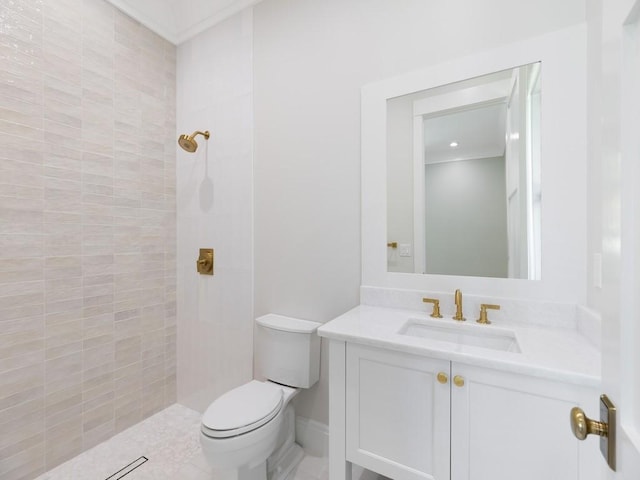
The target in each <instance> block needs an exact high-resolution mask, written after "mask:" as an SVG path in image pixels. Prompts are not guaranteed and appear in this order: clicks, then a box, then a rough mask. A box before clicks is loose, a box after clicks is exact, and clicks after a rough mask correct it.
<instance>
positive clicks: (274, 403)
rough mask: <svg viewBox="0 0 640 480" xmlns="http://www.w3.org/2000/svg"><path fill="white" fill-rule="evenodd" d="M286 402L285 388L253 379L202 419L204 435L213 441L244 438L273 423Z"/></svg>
mask: <svg viewBox="0 0 640 480" xmlns="http://www.w3.org/2000/svg"><path fill="white" fill-rule="evenodd" d="M283 403H284V402H283V391H282V388H281V387H279V386H278V385H275V384H273V383H270V382H259V381H256V380H252V381H250V382H249V383H245V384H244V385H242V386H240V387H237V388H234V389H233V390H231V391H229V392H227V393H225V394H224V395H222V396H221V397H219V398H218V399H216V400H215V401H214V402H213V403H212V404H211V405H209V408H207V411H206V412H205V413H204V416H203V417H202V428H201V430H202V433H203V434H205V435H206V436H208V437H212V438H227V437H234V436H237V435H242V434H243V433H247V432H250V431H252V430H255V429H257V428H259V427H261V426H262V425H264V424H266V423H268V422H269V421H271V420H272V419H273V418H274V417H275V416H276V415H277V414H278V413H279V412H280V410H281V409H282V405H283Z"/></svg>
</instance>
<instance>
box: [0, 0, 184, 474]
mask: <svg viewBox="0 0 640 480" xmlns="http://www.w3.org/2000/svg"><path fill="white" fill-rule="evenodd" d="M0 58H1V64H2V68H0V477H1V478H2V479H5V480H13V479H29V478H33V477H35V476H36V475H37V474H39V473H41V472H43V471H45V470H46V469H49V468H51V467H53V466H55V465H56V464H58V463H61V462H62V461H64V460H66V459H68V458H71V457H73V456H75V455H76V454H78V453H80V452H81V451H83V450H85V449H87V448H90V447H92V446H94V445H95V444H97V443H99V442H100V441H102V440H104V439H106V438H108V437H110V436H112V435H113V434H115V433H117V432H119V431H121V430H123V429H125V428H127V427H128V426H130V425H132V424H134V423H137V422H138V421H140V420H141V419H143V418H145V417H147V416H149V415H151V414H152V413H154V412H157V411H159V410H161V409H162V408H164V407H166V406H167V405H170V404H172V403H174V402H175V399H176V326H175V324H176V305H175V276H176V273H175V253H174V252H175V242H176V240H175V167H174V165H175V121H174V119H175V48H174V47H173V46H172V45H171V44H169V43H168V42H166V41H164V40H162V39H161V38H160V37H158V36H157V35H155V34H153V33H151V32H150V31H149V30H147V29H146V28H143V27H141V26H140V25H139V24H138V23H136V22H134V21H132V20H131V19H130V18H128V17H126V16H125V15H123V14H121V13H119V12H118V11H117V10H115V9H114V8H113V7H112V6H111V5H109V4H107V3H105V2H103V1H102V0H84V1H82V2H80V1H74V0H45V1H43V0H34V1H29V2H2V5H1V6H0Z"/></svg>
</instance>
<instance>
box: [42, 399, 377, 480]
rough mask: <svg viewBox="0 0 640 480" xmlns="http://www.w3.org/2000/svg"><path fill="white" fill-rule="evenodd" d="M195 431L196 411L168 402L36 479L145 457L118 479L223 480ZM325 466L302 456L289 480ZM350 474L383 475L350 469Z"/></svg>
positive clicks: (100, 478)
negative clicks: (204, 451)
mask: <svg viewBox="0 0 640 480" xmlns="http://www.w3.org/2000/svg"><path fill="white" fill-rule="evenodd" d="M199 429H200V414H199V413H198V412H196V411H194V410H191V409H189V408H186V407H183V406H182V405H177V404H176V405H172V406H171V407H169V408H167V409H165V410H163V411H162V412H160V413H157V414H156V415H153V416H152V417H150V418H148V419H146V420H144V421H142V422H140V423H139V424H137V425H134V426H133V427H131V428H129V429H127V430H125V431H124V432H122V433H119V434H118V435H116V436H114V437H113V438H111V439H109V440H107V441H106V442H104V443H101V444H100V445H97V446H96V447H94V448H92V449H90V450H87V451H86V452H84V453H82V454H80V455H78V456H77V457H75V458H72V459H71V460H69V461H68V462H66V463H63V464H62V465H59V466H58V467H56V468H54V469H53V470H50V471H48V472H47V473H45V474H43V475H41V476H39V477H38V478H37V479H36V480H94V479H95V480H105V479H107V478H108V477H109V476H111V475H113V474H114V473H116V472H117V471H119V470H120V469H121V468H122V467H124V466H125V465H128V464H130V463H131V462H133V461H134V460H136V459H138V458H139V457H142V456H144V457H146V458H148V459H149V461H147V462H145V463H144V464H142V465H140V466H139V467H138V468H136V469H135V470H133V471H131V472H130V473H128V474H127V475H126V476H124V477H123V480H222V478H223V477H224V476H225V475H224V474H222V473H221V472H214V471H213V470H212V469H211V467H209V465H208V464H207V462H206V460H205V459H204V457H203V455H202V451H201V449H200V442H199V434H200V430H199ZM328 467H329V466H328V462H327V459H326V458H318V457H312V456H310V455H305V457H304V458H303V459H302V462H301V463H300V465H298V467H297V469H296V474H295V478H294V479H293V480H328V478H329V473H328ZM116 478H118V475H116V476H115V477H113V478H112V480H115V479H116ZM354 478H355V479H359V480H374V479H376V478H382V477H377V475H372V474H370V472H366V471H364V472H363V471H358V472H356V471H355V469H354Z"/></svg>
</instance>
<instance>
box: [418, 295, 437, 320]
mask: <svg viewBox="0 0 640 480" xmlns="http://www.w3.org/2000/svg"><path fill="white" fill-rule="evenodd" d="M422 301H423V302H424V303H433V311H432V312H431V316H432V317H433V318H442V315H440V300H438V299H436V298H423V299H422Z"/></svg>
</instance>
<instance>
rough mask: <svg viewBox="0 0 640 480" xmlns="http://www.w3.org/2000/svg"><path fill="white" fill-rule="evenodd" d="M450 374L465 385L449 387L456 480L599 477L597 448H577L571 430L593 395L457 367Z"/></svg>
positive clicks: (556, 384) (453, 475)
mask: <svg viewBox="0 0 640 480" xmlns="http://www.w3.org/2000/svg"><path fill="white" fill-rule="evenodd" d="M451 374H452V375H453V377H452V382H453V380H454V377H455V376H456V375H458V376H460V377H462V379H463V380H464V385H463V386H456V385H455V383H452V385H451V410H452V418H451V480H488V479H491V480H513V479H517V480H541V479H544V480H579V479H580V480H587V479H594V478H601V477H600V475H599V471H600V469H599V468H598V466H597V463H595V462H596V461H597V457H598V453H597V442H596V443H594V444H593V445H586V442H583V443H584V444H585V445H579V443H580V442H577V441H576V439H575V438H574V437H573V435H572V433H571V429H570V428H569V412H570V410H571V407H573V406H574V405H583V406H584V403H585V402H590V400H589V399H590V398H593V397H592V395H593V396H594V397H595V398H597V395H594V394H593V392H591V390H590V389H585V388H581V387H577V386H573V385H568V384H565V383H560V382H553V381H549V380H544V379H539V378H534V377H526V376H522V375H517V374H512V373H507V372H498V371H494V370H490V369H481V368H476V367H471V366H467V365H461V364H457V363H455V362H454V363H453V364H452V367H451ZM588 408H589V411H594V409H593V408H592V407H591V406H589V407H588ZM585 448H587V449H589V451H588V452H585V451H584V449H585ZM581 449H583V450H582V451H581Z"/></svg>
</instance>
